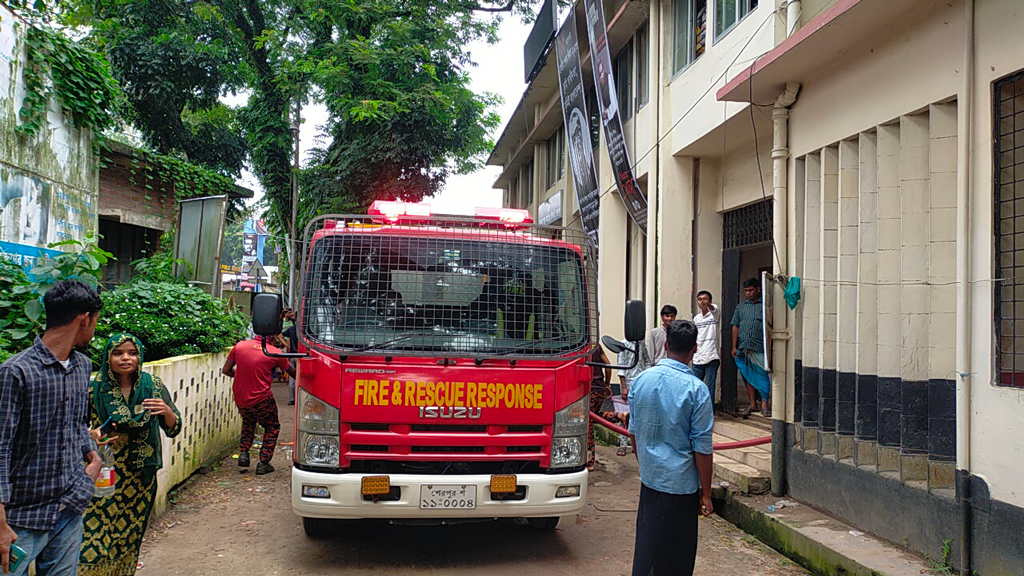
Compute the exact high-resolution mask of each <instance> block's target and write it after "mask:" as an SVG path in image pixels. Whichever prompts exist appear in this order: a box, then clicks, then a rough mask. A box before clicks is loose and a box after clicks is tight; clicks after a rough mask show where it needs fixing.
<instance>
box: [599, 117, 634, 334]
mask: <svg viewBox="0 0 1024 576" xmlns="http://www.w3.org/2000/svg"><path fill="white" fill-rule="evenodd" d="M601 132H602V133H601V145H600V147H599V148H598V151H597V152H598V153H597V154H596V157H597V158H598V162H599V166H600V168H599V172H598V174H599V176H598V182H600V186H599V190H600V191H601V192H602V195H601V210H600V215H599V218H598V242H599V243H600V252H599V253H598V258H597V261H598V264H597V265H598V269H597V302H598V315H599V318H600V333H601V334H602V335H603V334H608V335H610V336H612V337H613V338H616V339H622V337H623V335H624V333H623V331H622V328H623V326H622V316H623V313H624V311H625V307H626V273H627V271H626V219H627V218H629V215H628V214H627V213H626V207H625V206H624V205H623V204H622V200H621V199H620V198H619V195H618V192H616V190H615V182H614V181H613V180H612V178H611V174H612V168H611V161H610V160H609V159H608V153H607V152H606V150H607V144H606V142H605V139H604V131H603V130H602V131H601ZM606 190H607V193H605V191H606Z"/></svg>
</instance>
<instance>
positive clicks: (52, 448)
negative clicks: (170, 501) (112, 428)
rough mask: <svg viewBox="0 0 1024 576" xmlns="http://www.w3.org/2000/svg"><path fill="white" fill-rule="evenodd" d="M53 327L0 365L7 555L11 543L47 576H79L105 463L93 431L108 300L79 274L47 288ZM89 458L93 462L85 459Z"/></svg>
mask: <svg viewBox="0 0 1024 576" xmlns="http://www.w3.org/2000/svg"><path fill="white" fill-rule="evenodd" d="M43 306H44V307H45V308H46V331H45V332H44V333H43V335H42V336H41V337H36V341H35V344H33V345H32V347H31V348H29V349H27V350H24V351H23V352H20V353H18V354H16V355H15V356H13V357H11V358H10V359H9V360H7V362H4V363H3V365H0V560H2V563H3V565H2V569H3V573H5V574H6V573H7V572H8V570H9V561H10V549H11V545H12V544H14V543H15V542H17V544H18V546H19V547H21V548H22V549H23V550H25V552H26V557H25V559H24V560H23V561H22V562H21V564H20V565H19V567H18V570H17V572H15V574H16V575H21V574H25V573H26V572H27V571H28V565H29V563H30V562H32V561H33V560H35V562H36V574H37V575H39V576H72V575H74V574H75V572H77V570H78V553H79V549H80V548H81V547H82V513H83V512H85V509H86V507H88V505H89V501H90V499H91V498H92V495H93V490H94V487H95V480H96V476H98V475H99V471H100V467H101V466H102V464H103V462H102V460H100V457H99V454H97V453H96V444H95V442H93V440H92V438H90V436H89V428H88V425H87V423H88V418H89V373H90V372H92V362H91V361H90V360H89V358H88V357H86V356H85V355H84V354H82V353H80V352H77V351H76V350H75V348H81V347H84V346H88V344H89V342H90V341H91V340H92V336H93V332H95V330H96V320H97V319H99V315H100V309H101V308H103V301H102V300H100V297H99V295H98V294H96V291H95V290H93V289H92V288H90V287H89V286H87V285H85V284H83V283H81V282H78V281H77V280H62V281H60V282H58V283H57V284H55V285H54V286H53V288H51V289H50V290H49V291H47V292H46V294H45V295H44V296H43ZM86 462H88V465H86Z"/></svg>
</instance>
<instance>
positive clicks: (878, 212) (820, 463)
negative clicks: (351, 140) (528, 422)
mask: <svg viewBox="0 0 1024 576" xmlns="http://www.w3.org/2000/svg"><path fill="white" fill-rule="evenodd" d="M582 12H583V7H582V3H580V6H577V15H578V16H577V17H578V19H580V22H579V26H578V30H579V31H580V37H581V38H582V40H581V46H580V52H581V57H582V61H583V71H584V76H585V85H586V86H589V87H591V91H592V87H593V85H594V83H593V79H592V72H591V66H590V58H589V49H588V47H587V43H586V38H587V36H586V32H585V28H584V27H583V22H582V19H581V18H582V17H581V16H579V15H580V14H582ZM605 13H606V14H608V15H609V18H608V37H609V46H610V49H611V50H612V53H613V54H616V55H617V56H616V57H615V66H614V68H615V72H616V78H615V80H616V85H617V87H618V88H619V94H620V109H621V110H622V111H623V120H624V123H625V132H626V140H627V145H628V148H629V151H630V154H631V157H632V159H633V164H634V171H635V173H636V176H637V179H638V181H639V183H640V186H641V188H642V189H643V191H644V193H645V194H646V196H647V199H648V202H649V211H648V222H647V229H648V233H647V235H646V236H645V235H644V234H642V233H641V232H640V231H639V229H638V228H637V227H636V226H635V225H634V224H633V223H631V222H629V220H628V217H627V214H626V211H625V209H624V208H623V205H622V203H621V202H620V201H619V200H618V198H617V197H616V192H615V190H614V185H613V180H612V177H611V174H610V171H611V170H610V166H609V161H608V154H607V151H606V150H605V147H604V137H603V135H600V134H598V132H599V130H598V125H597V122H596V121H595V122H594V123H593V126H592V134H593V140H594V145H595V154H594V157H595V159H597V160H598V162H599V165H598V173H599V179H600V181H601V187H600V190H601V192H602V196H601V211H600V228H599V238H600V257H599V272H598V274H599V287H600V293H599V300H600V303H599V306H600V311H601V312H602V313H603V317H604V318H608V319H610V320H608V321H606V322H604V323H602V326H603V330H604V331H605V332H609V333H615V332H616V330H617V329H618V326H617V325H618V320H617V319H618V318H621V311H622V306H623V302H624V301H625V300H626V299H627V298H643V299H644V300H645V301H646V302H647V303H648V312H649V314H650V317H651V322H652V324H653V322H654V321H655V318H656V314H657V310H658V308H660V306H661V305H662V304H666V303H672V304H675V305H677V306H678V307H679V308H680V310H681V316H685V315H686V312H685V311H687V310H692V309H693V308H694V302H693V295H694V294H695V293H696V291H697V290H710V291H711V292H712V293H713V294H714V296H715V300H716V302H718V303H719V304H720V305H721V306H722V308H723V312H724V315H723V316H724V318H725V322H726V323H728V320H729V318H730V316H731V311H732V310H733V309H734V307H735V305H736V304H737V303H738V302H739V300H740V298H741V297H742V296H741V292H740V289H739V284H740V282H741V281H742V280H743V279H744V278H747V277H751V276H758V275H759V272H761V271H767V272H769V273H770V275H771V276H773V277H774V278H775V280H776V282H775V283H773V285H772V288H771V290H770V291H771V295H772V296H773V300H774V304H773V314H772V316H773V317H774V323H773V326H772V327H771V335H770V340H771V342H772V344H773V350H772V354H771V359H772V362H771V364H772V380H773V389H772V390H773V392H772V395H773V400H774V415H773V418H774V420H773V430H774V434H773V436H774V438H773V461H772V465H773V483H774V485H773V490H775V491H776V492H779V493H783V492H785V493H788V494H791V495H792V496H794V497H796V498H799V499H802V500H804V501H806V502H808V503H810V504H812V505H814V506H816V507H819V508H821V509H824V510H827V511H829V512H831V513H832V514H834V515H836V516H838V517H840V518H842V519H844V520H846V521H847V522H849V523H851V524H853V525H856V526H858V527H860V528H862V529H864V530H867V531H870V532H873V533H876V534H879V535H880V536H883V537H885V538H887V539H889V540H891V541H894V542H897V543H900V544H903V545H906V546H907V547H909V548H910V549H912V550H916V551H917V552H919V553H922V554H926V555H929V556H932V557H938V556H939V555H940V550H941V549H942V547H943V543H944V541H946V540H949V541H950V546H951V548H952V554H951V557H952V559H953V561H954V563H956V564H957V565H958V566H960V565H964V564H967V565H969V566H970V568H972V569H974V570H977V571H978V573H980V574H982V575H989V574H1017V573H1019V571H1020V566H1021V565H1022V564H1024V531H1022V530H1021V529H1020V526H1022V525H1024V490H1022V488H1021V486H1024V467H1022V465H1021V462H1022V461H1024V50H1021V38H1024V4H1022V3H1021V2H1019V1H1018V0H980V1H979V0H949V1H948V2H941V3H936V2H924V1H920V0H913V1H904V2H892V1H890V0H790V1H788V2H783V1H779V0H775V1H764V0H762V1H761V2H758V1H757V0H651V1H650V2H621V1H618V0H613V1H612V2H610V3H608V2H606V3H605ZM588 100H589V101H591V102H593V96H592V95H591V96H589V97H588ZM591 108H593V107H591ZM561 126H562V119H561V106H560V100H559V93H558V85H557V73H556V70H555V66H554V58H553V57H551V56H549V57H548V60H547V62H546V64H545V65H544V67H543V68H542V69H541V71H540V73H539V75H538V76H537V77H536V78H535V79H534V80H533V81H532V82H531V83H530V85H529V86H528V88H527V90H526V92H525V94H524V96H523V99H522V101H521V102H520V104H519V107H518V108H517V110H516V115H515V116H514V117H513V118H512V120H510V121H509V123H508V125H507V126H506V127H505V130H504V132H503V133H502V135H501V137H500V139H499V141H498V143H497V145H496V147H495V149H494V152H493V154H492V156H491V159H490V162H491V163H492V164H497V165H501V166H503V167H504V172H503V173H502V175H501V176H500V177H499V179H498V180H497V182H496V183H495V186H496V187H498V188H502V189H504V191H505V202H506V204H507V205H509V206H512V205H514V206H517V207H528V208H530V209H531V210H533V211H534V213H535V217H536V218H538V219H539V220H540V221H542V222H544V221H547V222H553V223H562V224H569V225H578V213H577V209H576V206H575V198H574V196H575V191H574V189H573V183H572V181H571V180H572V177H571V171H570V170H569V169H568V167H567V166H566V159H565V154H564V152H563V151H562V150H563V149H564V144H563V143H562V142H563V136H562V135H561ZM792 277H798V278H800V279H801V282H802V288H803V290H802V298H801V300H800V302H799V303H798V304H797V306H796V308H795V309H793V310H789V309H788V308H787V307H786V306H785V304H784V302H783V299H782V290H783V288H784V284H785V283H786V282H788V280H789V279H790V278H792ZM723 334H724V337H723V352H725V353H724V354H723V360H724V364H723V367H722V376H721V380H722V382H723V385H722V386H721V387H720V389H721V398H720V401H721V403H722V407H723V409H724V410H726V411H735V410H736V408H737V403H738V402H740V403H742V402H743V400H742V395H739V394H737V388H738V386H737V380H738V377H737V375H736V368H735V366H734V365H733V364H732V362H731V361H730V359H729V354H728V351H729V349H730V342H729V336H728V330H727V329H726V330H723Z"/></svg>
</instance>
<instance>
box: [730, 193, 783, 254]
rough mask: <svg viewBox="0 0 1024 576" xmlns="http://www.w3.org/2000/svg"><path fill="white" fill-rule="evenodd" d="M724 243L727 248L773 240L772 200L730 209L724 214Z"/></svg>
mask: <svg viewBox="0 0 1024 576" xmlns="http://www.w3.org/2000/svg"><path fill="white" fill-rule="evenodd" d="M723 216H724V222H723V224H722V232H723V238H722V245H723V246H724V247H725V249H726V250H729V249H731V248H742V247H744V246H752V245H754V244H763V243H765V242H771V241H772V201H771V200H770V199H769V200H763V201H761V202H758V203H756V204H751V205H749V206H744V207H742V208H737V209H735V210H730V211H728V212H726V213H725V214H724V215H723Z"/></svg>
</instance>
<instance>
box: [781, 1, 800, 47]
mask: <svg viewBox="0 0 1024 576" xmlns="http://www.w3.org/2000/svg"><path fill="white" fill-rule="evenodd" d="M785 5H786V38H789V37H790V36H792V35H793V33H794V32H796V31H797V30H799V29H800V16H802V15H803V11H804V10H803V6H802V5H801V4H800V0H789V2H785Z"/></svg>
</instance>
